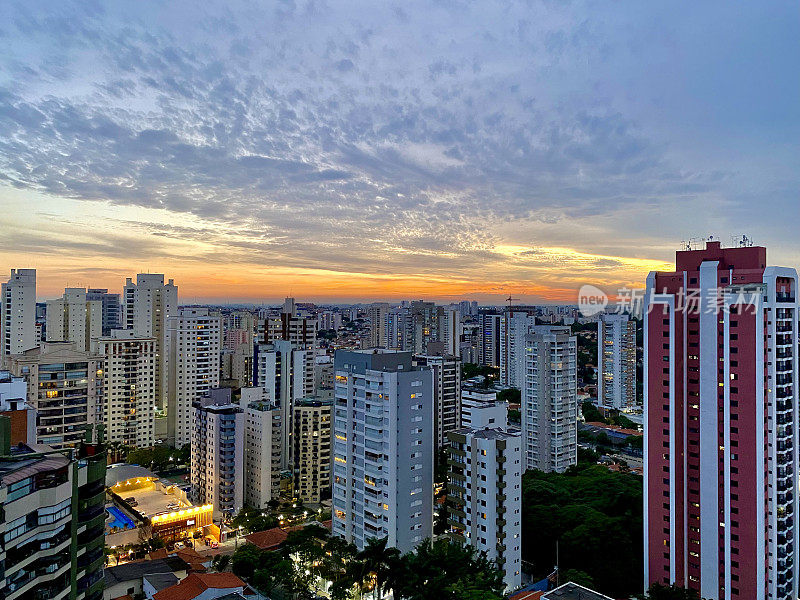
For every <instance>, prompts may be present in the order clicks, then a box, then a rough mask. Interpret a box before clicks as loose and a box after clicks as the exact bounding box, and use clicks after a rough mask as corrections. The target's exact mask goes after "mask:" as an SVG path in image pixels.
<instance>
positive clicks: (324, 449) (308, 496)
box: [292, 398, 333, 503]
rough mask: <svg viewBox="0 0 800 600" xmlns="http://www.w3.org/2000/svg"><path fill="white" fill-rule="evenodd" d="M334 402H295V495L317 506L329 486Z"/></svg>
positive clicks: (309, 399)
mask: <svg viewBox="0 0 800 600" xmlns="http://www.w3.org/2000/svg"><path fill="white" fill-rule="evenodd" d="M332 408H333V400H320V399H317V398H302V399H299V400H297V401H295V403H294V415H293V418H292V421H293V426H294V432H293V435H292V443H293V445H294V449H293V452H292V456H293V458H294V465H293V466H294V473H293V475H294V495H295V496H296V497H298V498H300V499H301V500H302V501H303V502H314V503H318V502H320V500H322V498H323V497H324V495H325V494H326V492H327V491H328V490H329V488H330V487H331V462H332V457H331V414H332Z"/></svg>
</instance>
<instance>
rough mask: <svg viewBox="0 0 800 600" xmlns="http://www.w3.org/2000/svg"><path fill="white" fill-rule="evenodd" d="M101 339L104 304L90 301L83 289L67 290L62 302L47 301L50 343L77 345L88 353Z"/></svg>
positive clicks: (58, 299) (57, 299) (59, 300)
mask: <svg viewBox="0 0 800 600" xmlns="http://www.w3.org/2000/svg"><path fill="white" fill-rule="evenodd" d="M102 335H103V302H102V301H101V300H87V295H86V290H85V289H84V288H66V289H65V290H64V295H63V296H62V297H61V298H56V299H55V300H48V301H47V341H48V342H75V347H76V348H78V349H79V350H86V351H88V350H91V349H92V340H93V339H97V338H99V337H101V336H102Z"/></svg>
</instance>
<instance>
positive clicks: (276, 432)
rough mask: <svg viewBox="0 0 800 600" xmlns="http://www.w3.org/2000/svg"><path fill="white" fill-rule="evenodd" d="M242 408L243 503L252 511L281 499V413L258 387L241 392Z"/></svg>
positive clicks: (244, 389)
mask: <svg viewBox="0 0 800 600" xmlns="http://www.w3.org/2000/svg"><path fill="white" fill-rule="evenodd" d="M240 405H241V406H244V407H245V409H244V415H245V440H244V468H245V475H244V501H245V504H247V505H248V506H252V507H254V508H266V506H267V504H268V503H269V501H270V500H273V499H274V500H277V499H278V497H279V496H280V484H281V410H280V408H278V407H276V406H274V405H273V404H272V403H271V402H270V401H269V400H268V398H267V396H266V392H265V391H264V390H263V389H262V388H259V387H249V388H242V397H241V400H240Z"/></svg>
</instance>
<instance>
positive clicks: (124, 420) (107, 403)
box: [95, 329, 156, 448]
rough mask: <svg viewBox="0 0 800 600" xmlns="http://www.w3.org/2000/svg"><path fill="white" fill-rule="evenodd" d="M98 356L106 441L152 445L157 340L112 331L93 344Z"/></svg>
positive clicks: (116, 330) (124, 330) (125, 331)
mask: <svg viewBox="0 0 800 600" xmlns="http://www.w3.org/2000/svg"><path fill="white" fill-rule="evenodd" d="M95 351H96V352H97V354H98V355H99V356H100V357H101V358H100V360H101V361H102V362H101V365H102V366H101V369H100V370H101V371H102V374H101V381H102V399H103V416H104V419H103V421H104V423H105V426H106V439H107V440H108V441H109V442H115V443H119V444H122V445H124V446H133V447H137V448H149V447H151V446H153V445H155V441H156V438H155V414H156V413H155V411H156V339H155V338H152V337H150V338H142V337H137V336H136V335H135V332H134V331H133V330H132V329H115V330H113V331H112V332H111V335H110V336H109V337H101V338H99V339H97V340H96V341H95Z"/></svg>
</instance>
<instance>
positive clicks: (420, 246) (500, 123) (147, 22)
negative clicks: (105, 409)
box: [0, 1, 797, 277]
mask: <svg viewBox="0 0 800 600" xmlns="http://www.w3.org/2000/svg"><path fill="white" fill-rule="evenodd" d="M623 4H624V3H623ZM607 10H608V11H609V12H603V11H602V10H601V9H600V8H599V7H598V6H597V5H595V4H593V3H591V2H575V3H552V2H535V1H534V2H513V3H507V2H499V1H498V2H486V3H480V6H479V5H475V4H471V3H461V2H447V3H444V2H442V3H433V4H430V3H421V2H420V3H417V2H410V3H403V5H402V7H400V6H399V5H395V6H393V7H380V6H374V5H371V4H365V5H363V6H357V5H353V6H348V7H343V6H340V5H326V4H325V3H315V2H282V3H280V4H278V5H277V6H276V5H270V6H267V5H258V4H255V5H252V4H250V3H218V4H212V5H208V6H204V7H203V8H201V9H198V8H197V7H195V6H193V5H189V4H183V3H180V2H178V3H170V5H169V6H163V5H161V4H159V3H148V2H145V3H137V4H136V5H120V6H109V5H106V4H104V3H97V2H95V3H77V2H75V3H72V2H67V3H55V2H54V3H51V4H50V5H48V7H47V9H46V10H36V11H34V10H33V9H32V8H31V7H30V6H29V5H27V4H26V3H22V2H18V3H9V4H8V5H7V6H6V8H5V9H0V16H4V17H8V18H7V19H5V22H7V23H8V25H7V26H6V27H5V28H4V29H5V30H6V36H5V37H4V38H3V40H4V41H3V42H2V43H3V44H5V46H6V49H7V50H8V51H7V52H4V53H3V54H2V58H0V64H2V66H3V67H4V69H3V70H5V71H7V72H8V73H10V74H11V76H9V77H5V78H0V180H2V181H4V182H6V184H7V185H9V186H11V187H13V188H16V189H21V190H28V191H30V192H31V193H34V192H35V193H41V194H46V195H48V196H50V197H53V198H61V199H64V200H65V201H74V202H83V201H90V202H96V203H112V204H114V205H116V206H119V207H136V208H137V209H142V210H145V211H148V210H149V211H166V212H167V214H170V215H173V218H174V219H175V220H176V221H177V222H180V220H181V219H183V218H185V217H186V218H188V217H190V218H191V219H193V220H197V221H198V222H200V223H202V224H204V226H201V227H199V228H188V229H187V228H182V227H166V226H164V225H163V224H159V225H155V224H150V225H147V224H142V225H141V226H138V227H137V229H138V230H139V231H140V232H141V233H142V235H144V236H147V239H148V240H149V243H151V244H156V246H157V245H158V244H159V243H166V240H173V241H174V240H182V241H185V242H187V243H189V242H190V243H193V244H196V245H198V246H197V247H198V248H201V251H200V252H199V253H198V254H199V255H202V259H206V258H207V256H213V257H221V259H223V260H224V259H225V257H229V259H230V260H236V261H246V260H251V261H252V262H253V263H254V264H260V263H264V262H266V261H284V263H285V264H286V265H287V266H293V265H294V266H297V267H298V268H312V267H317V268H331V269H334V270H342V271H346V270H348V269H350V270H359V271H360V272H370V270H373V271H374V272H382V273H388V272H390V271H392V270H394V271H395V272H404V273H420V272H428V273H436V274H437V275H442V276H444V275H446V273H447V270H448V269H449V270H450V273H451V274H452V275H454V276H455V275H458V276H461V275H467V274H468V273H469V271H470V269H474V268H475V266H476V265H479V266H480V267H481V268H496V266H497V265H496V263H497V261H508V260H510V259H509V257H508V256H507V255H504V254H502V253H497V252H495V251H494V250H493V248H494V247H495V246H496V245H502V244H503V243H507V242H508V238H509V237H510V236H512V235H513V231H512V230H513V229H514V228H517V229H519V228H523V227H524V228H525V229H526V231H531V232H533V235H534V236H536V237H537V238H539V239H532V240H530V243H531V244H533V245H538V244H544V245H546V246H552V243H550V242H552V240H548V239H546V237H547V235H552V233H551V232H552V231H554V229H555V228H557V227H564V226H565V224H568V223H574V224H575V225H576V227H581V228H586V229H590V227H591V223H592V222H593V221H598V220H601V219H609V218H612V217H613V218H618V219H619V215H622V214H625V213H629V214H631V215H636V214H649V211H650V210H651V209H653V207H664V214H665V215H669V216H668V217H665V218H664V219H662V220H661V221H660V222H658V223H655V222H648V223H644V224H643V225H642V229H643V230H645V231H646V232H647V233H648V234H649V235H651V236H654V237H655V236H658V235H664V231H663V229H664V228H669V232H668V233H667V235H676V233H675V232H676V231H677V230H678V229H680V227H682V226H681V225H680V224H679V223H678V222H677V219H678V216H677V215H678V212H677V210H676V209H675V207H678V206H683V205H684V203H685V202H687V200H690V199H695V200H696V201H697V205H698V206H700V207H703V206H706V207H712V206H716V205H717V203H718V202H720V199H721V198H722V197H725V196H726V195H729V196H730V197H735V201H734V207H735V208H737V209H738V208H740V207H742V206H747V203H748V202H752V196H748V195H746V194H744V195H743V194H742V186H741V181H742V180H743V179H746V177H747V175H746V174H747V168H746V165H745V166H744V167H743V166H742V165H735V166H731V165H725V164H710V163H708V162H706V161H705V160H698V159H697V158H696V156H693V157H692V159H691V160H690V159H688V158H686V156H684V155H682V154H681V152H680V150H681V149H682V148H684V147H686V146H687V145H688V142H687V139H684V138H681V137H676V136H674V135H672V133H673V132H672V131H671V130H670V127H669V125H670V124H669V123H665V122H664V121H663V116H662V115H661V114H660V113H659V110H661V109H659V108H655V109H654V105H653V103H652V101H651V99H650V95H649V90H650V89H651V88H652V87H653V86H656V87H657V86H658V85H659V83H658V81H657V80H656V79H655V76H654V75H651V74H650V73H644V72H643V69H644V70H647V66H646V65H647V61H648V59H649V58H650V57H652V58H653V59H658V60H660V59H661V58H662V57H664V56H670V53H674V52H676V51H677V50H676V47H677V46H676V37H677V38H680V35H681V34H680V29H679V28H680V27H681V26H682V25H683V24H682V20H678V19H672V20H670V19H665V18H664V15H663V14H662V12H661V9H660V8H659V7H653V8H652V9H649V10H647V9H644V8H641V7H640V9H639V10H637V11H629V12H625V10H624V7H622V8H613V9H612V8H608V9H607ZM587 11H588V12H592V11H593V14H592V17H593V18H587ZM653 23H659V24H660V25H659V27H657V28H655V29H654V27H655V26H654V25H653ZM637 26H639V27H637ZM739 26H740V27H745V26H746V19H745V18H744V17H743V18H742V21H741V22H740V23H739ZM640 30H646V31H657V32H658V33H657V34H653V36H652V43H651V44H650V45H649V46H648V44H646V43H644V40H643V38H642V37H641V34H640V33H639V31H640ZM676 31H677V32H678V33H676ZM687 51H688V50H687ZM633 96H635V97H633ZM681 101H684V102H688V101H689V100H687V99H685V98H682V99H681ZM789 150H790V148H788V149H787V151H789ZM796 177H797V176H796V173H792V172H790V170H789V169H788V167H787V169H786V170H784V171H782V172H781V174H780V176H779V177H776V181H778V182H779V183H777V184H776V185H775V189H777V190H780V191H781V193H782V196H781V197H782V198H783V197H785V195H786V190H789V189H792V184H794V183H796ZM737 194H738V195H737ZM764 201H765V202H770V201H771V200H769V199H766V200H764ZM774 202H778V200H774ZM700 210H702V209H700ZM709 210H710V208H709ZM746 213H747V211H746V210H744V213H743V214H746ZM729 214H734V213H733V212H731V213H729ZM707 216H708V217H709V218H710V217H711V213H707ZM741 218H742V220H745V221H746V217H744V216H742V217H741ZM718 222H719V221H718ZM97 225H99V226H107V225H108V224H107V223H106V224H103V223H97ZM253 231H255V232H257V233H255V234H251V233H249V232H253ZM629 233H630V232H626V231H623V230H619V229H618V230H617V231H616V232H615V231H614V230H613V227H606V228H605V229H604V230H603V233H602V235H603V236H604V237H603V238H602V239H600V238H595V239H592V238H581V239H576V240H575V241H574V246H575V247H577V248H578V249H582V250H585V251H586V252H591V251H592V248H593V247H596V246H602V245H604V244H605V245H607V244H608V243H609V238H610V237H613V236H615V235H616V236H626V235H628V234H629ZM49 243H50V244H64V245H63V246H62V247H63V248H64V249H65V250H69V251H73V252H84V253H86V254H94V255H105V254H108V253H109V252H111V253H112V254H113V251H109V250H107V249H104V247H103V245H102V244H97V243H94V242H87V244H88V245H86V246H84V247H81V246H78V245H76V243H75V242H74V241H73V242H69V243H67V242H62V241H58V240H51V241H50V242H49ZM634 243H636V244H640V243H641V241H640V239H639V238H638V237H637V239H636V241H635V242H632V243H631V247H630V248H629V249H628V250H627V252H629V253H631V254H635V253H637V252H638V251H639V250H640V247H634V246H633V244H634ZM25 244H27V246H26V247H29V248H31V252H34V253H37V252H44V251H45V249H46V248H45V247H46V245H47V244H44V245H35V244H33V242H32V241H30V240H28V241H26V242H25ZM148 251H153V252H155V253H156V254H157V253H158V252H157V250H156V248H155V247H154V246H149V247H148ZM203 253H207V254H203ZM200 258H201V256H198V259H200ZM538 258H539V259H540V260H549V261H553V262H552V263H551V264H552V265H553V266H554V267H562V266H564V264H563V263H560V262H559V261H558V260H556V259H554V258H553V256H552V255H546V256H539V257H538ZM214 260H216V258H214ZM615 260H616V259H606V258H601V259H599V260H598V262H597V263H596V264H595V266H596V267H597V268H605V269H608V270H609V271H613V269H614V268H616V267H617V266H619V265H618V264H617V263H615V262H614V261H615ZM609 261H610V262H609ZM331 263H334V264H331ZM509 265H510V263H509V264H507V265H506V266H507V267H508V268H509V269H510V268H511V267H510V266H509ZM514 265H515V266H514V268H517V269H524V268H527V267H524V266H520V265H519V264H517V263H514ZM566 267H567V268H575V264H574V263H570V264H568V265H566ZM518 273H519V276H520V277H527V276H529V274H527V272H525V271H518ZM507 274H508V276H509V277H513V276H514V275H513V271H511V270H509V271H508V273H507Z"/></svg>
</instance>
